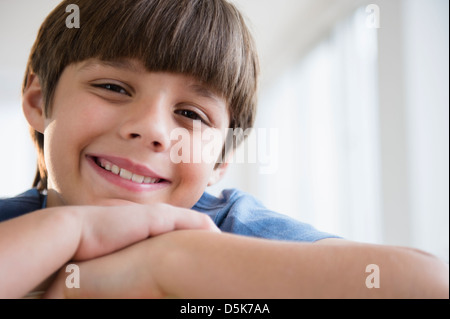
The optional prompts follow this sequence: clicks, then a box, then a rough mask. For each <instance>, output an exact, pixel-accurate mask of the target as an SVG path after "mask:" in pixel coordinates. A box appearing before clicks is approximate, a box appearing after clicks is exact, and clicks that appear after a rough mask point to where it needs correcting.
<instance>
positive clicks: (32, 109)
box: [22, 72, 45, 133]
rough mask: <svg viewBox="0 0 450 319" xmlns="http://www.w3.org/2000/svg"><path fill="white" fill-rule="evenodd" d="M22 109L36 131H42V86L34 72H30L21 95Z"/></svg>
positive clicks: (43, 119)
mask: <svg viewBox="0 0 450 319" xmlns="http://www.w3.org/2000/svg"><path fill="white" fill-rule="evenodd" d="M22 110H23V113H24V115H25V118H26V119H27V121H28V123H29V124H30V125H31V127H32V128H34V129H35V130H36V131H38V132H40V133H44V129H45V114H44V103H43V98H42V88H41V84H40V83H39V78H38V76H37V75H36V74H34V73H32V72H30V73H29V74H28V77H27V84H26V87H25V89H24V92H23V95H22Z"/></svg>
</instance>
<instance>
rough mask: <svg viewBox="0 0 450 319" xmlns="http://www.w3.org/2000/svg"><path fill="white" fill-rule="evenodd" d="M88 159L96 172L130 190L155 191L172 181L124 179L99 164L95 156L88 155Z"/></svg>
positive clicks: (112, 182)
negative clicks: (155, 181) (140, 182)
mask: <svg viewBox="0 0 450 319" xmlns="http://www.w3.org/2000/svg"><path fill="white" fill-rule="evenodd" d="M86 159H87V162H88V163H89V165H90V166H91V167H92V168H93V169H94V170H95V172H96V173H97V174H98V175H100V176H101V177H103V178H104V179H105V180H107V181H108V182H109V183H111V184H114V185H116V186H119V187H121V188H123V189H126V190H128V191H132V192H149V191H155V190H159V189H162V188H165V187H167V186H168V185H169V184H170V182H168V181H162V182H159V183H154V184H139V183H135V182H133V181H131V180H126V179H123V178H122V177H120V176H119V175H116V174H114V173H112V172H110V171H107V170H106V169H103V168H101V167H100V166H98V165H97V163H96V162H95V159H94V158H93V157H90V156H86Z"/></svg>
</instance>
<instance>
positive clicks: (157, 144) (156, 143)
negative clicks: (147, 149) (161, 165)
mask: <svg viewBox="0 0 450 319" xmlns="http://www.w3.org/2000/svg"><path fill="white" fill-rule="evenodd" d="M153 146H154V147H161V143H160V142H158V141H154V142H153Z"/></svg>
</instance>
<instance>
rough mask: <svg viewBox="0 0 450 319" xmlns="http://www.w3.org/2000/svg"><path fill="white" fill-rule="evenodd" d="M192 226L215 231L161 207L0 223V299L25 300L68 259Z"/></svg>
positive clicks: (196, 217) (79, 210)
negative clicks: (26, 296) (23, 297)
mask: <svg viewBox="0 0 450 319" xmlns="http://www.w3.org/2000/svg"><path fill="white" fill-rule="evenodd" d="M188 212H190V213H188ZM192 228H198V229H207V230H215V231H218V229H217V228H216V227H215V225H214V224H213V222H212V221H211V219H210V218H209V217H207V216H205V215H203V214H199V213H195V212H192V211H189V210H186V209H181V208H176V207H173V206H169V205H164V204H156V205H152V206H142V205H132V206H118V207H89V206H65V207H56V208H49V209H43V210H40V211H36V212H33V213H30V214H27V215H24V216H21V217H18V218H14V219H11V220H8V221H6V222H3V223H0V261H1V262H0V298H19V297H22V296H24V295H25V294H26V293H27V292H29V291H30V290H31V289H33V288H34V287H36V286H37V285H38V284H40V283H41V282H43V281H44V280H45V279H46V278H48V277H49V276H50V275H52V274H53V273H54V272H55V271H57V270H58V269H59V268H60V267H61V266H62V265H64V264H65V263H66V262H68V261H69V260H85V259H90V258H95V257H99V256H102V255H105V254H108V253H111V252H113V251H116V250H118V249H121V248H124V247H126V246H128V245H130V244H133V243H135V242H138V241H140V240H143V239H145V238H148V237H151V236H155V235H159V234H162V233H165V232H168V231H172V230H174V229H192Z"/></svg>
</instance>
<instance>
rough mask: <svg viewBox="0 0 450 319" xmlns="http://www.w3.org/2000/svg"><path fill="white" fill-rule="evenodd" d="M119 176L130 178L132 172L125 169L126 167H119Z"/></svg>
mask: <svg viewBox="0 0 450 319" xmlns="http://www.w3.org/2000/svg"><path fill="white" fill-rule="evenodd" d="M119 176H120V177H122V178H123V179H127V180H130V179H131V177H133V173H131V172H130V171H127V170H126V169H123V168H121V169H120V174H119Z"/></svg>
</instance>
